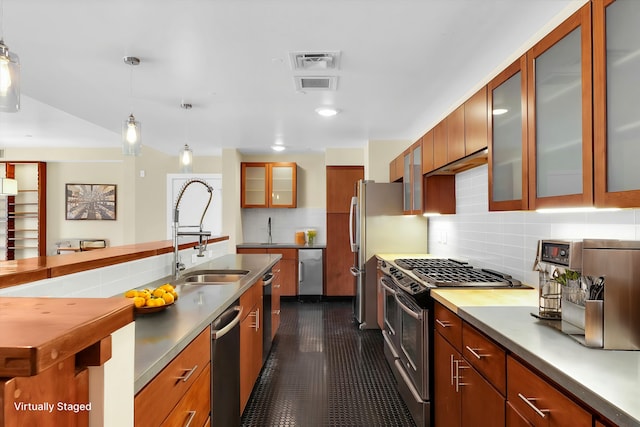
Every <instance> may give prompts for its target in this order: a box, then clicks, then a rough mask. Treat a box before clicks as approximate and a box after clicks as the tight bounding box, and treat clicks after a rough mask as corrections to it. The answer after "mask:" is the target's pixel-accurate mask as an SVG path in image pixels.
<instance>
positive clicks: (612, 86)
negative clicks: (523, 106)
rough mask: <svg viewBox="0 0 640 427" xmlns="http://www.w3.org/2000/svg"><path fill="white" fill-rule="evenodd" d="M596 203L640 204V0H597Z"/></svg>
mask: <svg viewBox="0 0 640 427" xmlns="http://www.w3.org/2000/svg"><path fill="white" fill-rule="evenodd" d="M593 8H594V9H593V15H594V19H593V23H594V24H593V25H594V28H593V43H594V47H593V48H594V120H595V123H594V153H595V158H594V162H595V165H594V166H595V176H594V183H595V205H596V206H597V207H638V206H640V163H639V159H640V102H639V101H638V100H639V99H640V26H639V25H638V16H640V2H639V1H637V0H616V1H613V0H595V1H594V2H593Z"/></svg>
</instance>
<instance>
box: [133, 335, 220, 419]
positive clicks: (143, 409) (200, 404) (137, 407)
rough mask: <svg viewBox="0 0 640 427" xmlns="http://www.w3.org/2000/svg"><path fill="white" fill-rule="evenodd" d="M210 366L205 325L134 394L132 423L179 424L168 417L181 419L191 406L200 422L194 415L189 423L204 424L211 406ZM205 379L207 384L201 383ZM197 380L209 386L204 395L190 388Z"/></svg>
mask: <svg viewBox="0 0 640 427" xmlns="http://www.w3.org/2000/svg"><path fill="white" fill-rule="evenodd" d="M210 366H211V329H210V328H209V327H207V328H205V329H204V330H203V331H202V332H201V333H200V334H199V335H198V336H197V337H196V338H194V339H193V341H191V343H190V344H189V345H188V346H187V347H185V348H184V350H182V351H181V352H180V354H178V355H177V356H176V357H175V358H174V359H173V360H172V361H171V362H169V364H168V365H167V366H166V367H165V368H164V369H163V370H162V371H160V373H159V374H158V375H156V377H155V378H154V379H153V380H151V382H149V384H147V385H146V386H145V387H144V388H143V389H142V390H140V392H139V393H138V394H137V395H136V396H135V399H134V420H135V425H136V426H137V427H142V426H149V427H157V426H160V425H167V426H168V425H180V424H171V423H167V420H169V417H171V420H174V419H182V418H180V417H181V416H183V415H184V412H185V411H186V412H189V411H194V410H195V411H196V412H199V414H196V415H197V416H198V420H199V422H198V423H196V422H195V415H194V420H193V422H192V423H191V425H193V426H202V425H204V423H205V422H206V420H207V418H208V416H209V409H210V408H211V389H210V383H211V374H210ZM204 381H206V382H207V383H208V384H209V385H206V386H205V385H203V382H204ZM196 383H198V384H199V387H209V388H208V390H209V391H208V392H207V393H206V394H204V395H200V394H202V393H199V395H198V397H197V399H196V398H194V397H193V393H197V391H193V392H192V391H191V389H192V388H193V387H194V386H196ZM185 408H189V409H185ZM191 408H194V409H191ZM175 411H177V412H175ZM203 411H206V412H203ZM174 417H175V418H174Z"/></svg>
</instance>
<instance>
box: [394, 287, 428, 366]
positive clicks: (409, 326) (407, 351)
mask: <svg viewBox="0 0 640 427" xmlns="http://www.w3.org/2000/svg"><path fill="white" fill-rule="evenodd" d="M398 303H399V304H400V309H401V319H402V320H401V322H402V333H401V336H400V348H401V349H402V353H403V354H404V355H405V357H406V358H407V362H408V363H409V364H410V365H411V368H412V369H413V370H414V371H415V372H418V370H419V367H420V360H421V359H422V356H421V349H422V345H423V343H422V338H423V337H422V329H423V328H422V321H423V316H422V310H421V309H419V308H418V307H411V306H410V305H409V304H407V302H406V301H404V302H403V301H400V300H398Z"/></svg>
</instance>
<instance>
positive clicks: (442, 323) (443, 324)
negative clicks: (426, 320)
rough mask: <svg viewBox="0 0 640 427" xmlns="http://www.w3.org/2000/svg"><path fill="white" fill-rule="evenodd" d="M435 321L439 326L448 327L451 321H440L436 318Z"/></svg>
mask: <svg viewBox="0 0 640 427" xmlns="http://www.w3.org/2000/svg"><path fill="white" fill-rule="evenodd" d="M436 323H437V324H438V325H440V326H442V327H443V328H450V327H451V323H449V322H447V321H446V320H445V321H442V320H440V319H436Z"/></svg>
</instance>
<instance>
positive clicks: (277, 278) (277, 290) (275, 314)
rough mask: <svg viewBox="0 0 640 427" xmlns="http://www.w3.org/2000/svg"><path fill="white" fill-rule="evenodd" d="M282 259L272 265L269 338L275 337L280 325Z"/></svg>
mask: <svg viewBox="0 0 640 427" xmlns="http://www.w3.org/2000/svg"><path fill="white" fill-rule="evenodd" d="M281 262H282V261H278V263H277V264H276V265H274V266H273V268H272V269H271V272H272V273H273V282H272V283H273V285H272V286H271V339H272V340H273V339H275V337H276V333H277V332H278V328H279V327H280V295H281V294H282V266H281Z"/></svg>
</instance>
